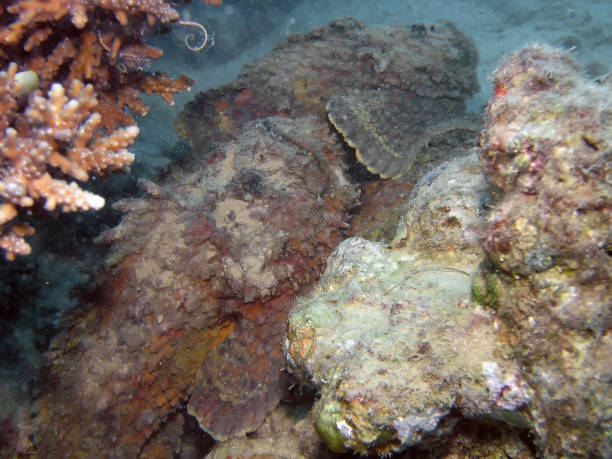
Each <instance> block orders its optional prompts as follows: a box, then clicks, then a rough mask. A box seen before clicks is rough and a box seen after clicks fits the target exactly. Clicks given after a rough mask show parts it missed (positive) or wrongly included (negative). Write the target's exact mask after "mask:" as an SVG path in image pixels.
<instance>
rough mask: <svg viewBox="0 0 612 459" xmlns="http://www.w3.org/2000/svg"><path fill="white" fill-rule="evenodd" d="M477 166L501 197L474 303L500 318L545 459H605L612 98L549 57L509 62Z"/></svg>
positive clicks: (610, 350)
mask: <svg viewBox="0 0 612 459" xmlns="http://www.w3.org/2000/svg"><path fill="white" fill-rule="evenodd" d="M493 81H494V83H495V85H496V96H495V98H494V99H493V100H492V101H491V103H490V104H489V107H488V109H487V115H488V119H487V122H486V126H485V130H484V132H483V135H482V145H481V147H480V150H479V155H480V157H481V158H482V160H483V163H484V167H485V169H486V171H487V176H488V178H489V179H490V180H491V182H492V183H493V184H495V185H496V186H497V187H499V193H498V199H497V200H496V202H495V207H494V210H493V211H492V213H491V214H490V216H489V219H488V224H487V227H486V230H485V231H484V233H483V237H482V239H483V245H484V248H485V250H486V252H487V255H488V259H489V261H490V264H489V265H488V266H486V267H485V268H484V270H483V273H482V275H481V277H480V278H479V279H477V280H476V282H475V284H474V287H475V289H474V290H475V293H477V295H475V297H476V298H477V299H479V300H480V301H481V303H483V304H487V305H489V306H491V307H494V308H496V309H497V310H499V313H500V316H501V317H502V318H503V320H504V322H505V323H506V325H507V327H508V329H509V330H510V331H511V333H510V336H509V340H510V343H511V345H512V347H513V349H514V352H515V353H516V355H517V356H518V358H519V359H520V361H521V364H522V367H523V372H524V374H525V378H526V379H527V381H528V383H529V384H530V386H531V387H532V388H533V389H534V391H535V392H536V396H535V398H534V399H533V401H532V404H531V407H530V410H529V412H530V418H531V422H532V424H533V426H534V428H535V430H536V432H537V435H538V440H537V443H538V446H539V447H540V449H541V452H542V454H544V455H545V456H546V457H561V456H564V457H570V456H574V455H577V456H591V455H592V456H600V457H610V456H612V424H611V418H610V413H611V412H612V371H611V368H612V367H611V365H610V355H612V337H611V334H610V328H611V326H612V312H611V311H612V91H611V88H610V87H609V86H604V85H596V84H593V83H591V82H588V81H586V80H585V78H584V77H583V76H582V75H581V73H580V70H579V69H578V66H577V64H576V63H575V62H574V60H573V59H572V57H571V56H570V55H569V54H567V53H565V52H562V51H559V50H555V49H551V48H548V47H545V46H536V47H530V48H526V49H524V50H522V51H520V52H517V53H514V54H512V55H510V56H508V57H507V58H506V59H505V60H504V62H503V63H502V64H501V65H500V66H499V68H498V69H497V70H496V71H495V73H494V76H493Z"/></svg>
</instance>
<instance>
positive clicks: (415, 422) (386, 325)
mask: <svg viewBox="0 0 612 459" xmlns="http://www.w3.org/2000/svg"><path fill="white" fill-rule="evenodd" d="M479 183H480V184H484V181H483V179H482V176H481V174H480V172H479V169H478V167H477V160H476V158H475V156H474V155H471V156H470V157H467V158H460V159H458V160H455V161H454V162H451V163H449V164H446V165H444V166H442V167H441V168H439V169H437V170H436V171H434V172H433V173H432V174H430V175H429V176H428V177H425V179H424V180H423V181H422V182H421V183H420V184H419V185H418V186H417V189H416V191H415V193H414V194H413V196H412V197H411V200H410V203H411V204H409V205H408V206H407V215H405V216H404V218H403V219H402V221H403V222H404V223H403V225H404V227H403V228H401V227H400V230H399V231H398V236H397V237H396V240H395V243H394V247H393V248H386V247H385V246H384V245H383V244H381V243H376V242H371V241H368V240H365V239H362V238H350V239H347V240H345V241H343V242H342V243H341V244H340V245H339V246H338V248H337V249H336V251H335V252H334V253H333V254H332V255H331V256H330V257H329V259H328V262H327V269H326V271H325V273H324V274H323V276H322V277H321V279H320V281H319V283H318V285H317V286H316V287H315V289H314V290H313V291H312V292H311V294H310V295H309V296H307V297H305V298H302V299H301V300H299V301H298V303H297V304H296V306H295V308H294V310H293V311H292V313H291V315H290V318H289V326H288V339H287V342H286V356H287V360H288V364H289V368H290V370H291V371H293V372H294V373H295V374H296V375H298V376H299V377H301V378H302V379H303V380H304V381H305V382H309V383H311V384H314V385H315V386H316V387H317V388H318V389H319V390H320V392H321V398H320V399H319V400H318V401H317V402H316V403H315V406H314V408H313V418H314V420H315V426H316V428H317V430H318V431H319V433H320V434H321V436H322V437H323V438H324V439H325V440H326V441H327V442H328V443H329V445H330V446H331V447H332V448H333V449H334V450H341V449H351V450H354V451H357V452H360V453H379V454H382V453H387V452H391V451H399V450H402V449H404V448H406V447H407V446H410V445H417V444H423V443H426V442H427V441H429V440H432V439H436V438H439V437H440V436H442V435H445V434H448V433H449V432H450V431H452V427H453V425H454V423H455V417H454V414H452V413H451V412H454V410H456V412H460V413H461V414H462V415H463V416H466V417H471V418H483V417H485V418H486V417H488V418H493V419H497V420H503V421H506V422H510V423H513V424H517V423H518V424H521V425H526V424H525V421H524V419H523V418H522V416H521V414H520V409H521V407H523V406H524V405H525V404H527V402H528V401H529V398H530V393H529V390H528V389H527V387H526V386H525V385H524V383H523V381H522V377H521V375H520V372H519V371H518V367H517V365H516V364H515V363H514V362H513V361H512V360H510V359H508V358H505V357H504V349H503V346H502V345H501V344H500V343H499V342H498V340H497V334H498V321H497V319H496V318H495V316H494V315H493V314H494V313H492V312H491V311H490V310H487V309H485V308H482V307H481V306H479V305H477V304H474V303H472V302H471V285H472V274H473V272H474V271H475V270H476V268H477V267H478V264H479V263H480V261H481V260H482V255H481V251H480V249H479V248H478V246H477V244H476V239H475V238H473V237H472V236H471V235H469V234H468V235H465V234H464V235H463V238H459V237H458V235H459V234H460V233H458V232H456V231H449V232H447V233H446V239H445V237H443V236H442V237H439V238H436V239H435V241H434V242H433V243H432V244H429V245H428V244H423V247H424V248H425V250H417V249H416V247H415V246H414V244H413V243H412V242H415V241H417V240H419V236H417V235H415V234H412V235H411V236H409V233H410V231H411V229H412V227H410V228H407V227H406V224H405V222H410V221H412V218H413V216H414V214H420V215H421V216H423V215H425V214H429V216H430V225H429V226H428V228H429V229H431V228H435V226H436V223H435V222H441V221H443V220H445V219H447V218H448V217H449V216H452V217H454V219H453V222H454V223H453V228H468V229H473V228H475V227H476V226H478V224H479V221H480V220H481V215H480V213H481V202H482V201H483V200H484V199H486V186H484V185H483V186H478V184H479ZM470 184H471V186H470ZM474 185H476V186H474ZM421 194H426V196H422V195H421ZM436 199H437V200H438V201H439V202H437V201H436ZM428 202H429V203H431V202H434V203H436V204H435V205H434V208H433V211H432V210H431V206H429V205H428V204H427V203H428ZM438 204H440V205H443V206H444V207H445V210H444V212H442V213H440V212H437V211H436V209H437V207H438ZM432 225H433V226H432ZM400 226H401V225H400ZM415 228H417V229H418V227H416V226H415ZM470 231H471V230H470ZM449 238H450V239H449ZM402 241H404V242H402ZM430 241H431V239H430ZM470 241H471V242H470Z"/></svg>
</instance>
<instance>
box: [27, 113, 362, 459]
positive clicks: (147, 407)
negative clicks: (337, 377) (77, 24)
mask: <svg viewBox="0 0 612 459" xmlns="http://www.w3.org/2000/svg"><path fill="white" fill-rule="evenodd" d="M279 132H281V133H282V137H281V136H279ZM291 139H294V141H292V140H291ZM298 139H302V140H298ZM304 139H307V140H304ZM296 142H297V143H299V144H300V146H299V147H298V146H297V145H296ZM305 142H308V143H305ZM306 145H307V146H308V148H309V150H308V151H307V150H305V149H304V146H306ZM309 151H316V152H320V153H321V155H313V154H310V153H309ZM323 152H325V156H322V155H323ZM342 157H343V149H342V146H341V145H340V144H339V143H337V142H336V138H335V137H334V136H330V134H329V129H328V127H327V126H326V125H324V124H321V123H317V122H315V121H314V119H313V118H301V119H298V120H291V119H287V118H269V119H266V120H262V121H261V122H252V123H247V124H246V125H245V126H244V128H243V130H242V131H241V133H240V134H239V135H238V137H237V139H236V140H235V141H234V142H230V143H226V144H220V145H217V146H216V147H215V148H214V149H213V151H211V152H210V154H209V155H204V156H203V157H194V158H192V160H191V161H190V162H188V163H187V164H184V165H183V166H182V167H177V168H175V169H174V170H172V171H170V172H169V176H168V177H167V178H166V179H165V180H164V182H163V183H162V184H161V185H155V184H153V183H143V186H144V187H145V188H146V189H147V191H148V193H149V195H150V197H148V198H145V199H137V200H130V201H124V202H122V203H120V205H119V207H120V208H121V209H122V210H124V211H125V212H126V213H125V215H124V217H123V219H122V222H121V224H120V225H119V226H118V227H116V228H113V229H111V230H109V231H107V232H106V233H105V234H104V235H103V236H102V239H104V240H105V241H107V242H108V241H113V248H112V251H111V255H110V256H109V258H108V260H107V267H108V273H107V274H106V276H105V278H104V281H103V284H102V285H101V287H100V289H99V290H98V293H97V295H96V303H95V306H96V307H95V308H91V309H88V310H83V309H81V310H80V311H79V312H78V313H76V314H75V316H74V317H72V318H70V321H69V323H70V326H69V328H68V329H67V331H66V332H65V333H63V334H62V335H60V336H58V338H57V339H56V340H55V341H54V343H53V349H52V352H51V354H50V355H49V358H50V368H49V373H48V377H47V380H48V381H49V383H50V386H49V387H47V388H46V391H45V392H44V394H43V395H42V397H41V398H40V399H39V400H38V402H37V409H38V416H37V418H36V419H35V422H36V428H35V429H34V439H35V444H36V447H37V453H38V454H39V455H40V456H41V457H52V456H53V455H54V453H53V452H56V451H62V452H65V453H66V454H68V455H75V456H78V455H85V456H88V457H100V456H103V455H106V454H108V455H111V456H123V457H134V456H136V455H137V454H138V453H139V452H140V451H141V448H142V447H143V445H145V443H146V444H151V443H152V440H151V439H152V438H155V437H156V432H157V431H158V430H159V429H160V428H161V426H162V425H163V424H164V423H165V421H166V420H167V419H168V418H169V417H171V416H172V415H173V413H175V412H176V411H178V410H180V409H181V407H182V406H183V405H185V404H187V408H188V411H189V412H190V413H191V414H193V415H194V416H195V417H196V418H197V419H198V421H199V422H200V425H201V427H202V428H203V429H204V430H207V431H209V432H210V433H211V434H212V435H214V436H216V437H218V438H228V437H231V436H234V435H244V433H245V432H249V431H253V430H255V429H257V427H258V426H259V425H260V424H261V423H262V422H263V420H264V417H265V415H266V414H267V413H268V412H269V411H271V410H272V409H274V407H275V406H276V404H277V403H278V401H279V400H280V397H281V389H282V387H281V381H280V374H281V372H280V369H281V367H282V366H283V365H284V362H283V356H282V348H281V346H282V339H281V335H282V334H283V332H284V321H285V318H286V315H287V308H288V306H289V304H290V303H291V301H292V298H293V297H294V296H295V295H296V294H297V293H298V292H300V290H301V289H302V288H304V286H305V285H308V284H309V283H310V282H312V281H313V280H315V279H317V278H318V275H319V272H320V270H321V264H322V263H323V261H324V258H325V256H327V254H328V253H329V252H330V250H331V249H332V247H335V246H336V245H337V244H338V242H339V241H340V239H341V228H343V227H344V226H345V221H346V219H347V218H348V215H347V210H348V209H349V208H350V206H351V203H352V202H353V201H354V199H355V197H356V192H355V189H354V188H353V186H352V185H351V184H350V183H348V182H347V181H346V180H345V179H344V175H343V170H342V160H341V159H342ZM321 158H325V162H321ZM148 440H149V441H148Z"/></svg>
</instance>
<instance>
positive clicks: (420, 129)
mask: <svg viewBox="0 0 612 459" xmlns="http://www.w3.org/2000/svg"><path fill="white" fill-rule="evenodd" d="M477 62H478V54H477V51H476V46H475V45H474V43H473V42H472V40H470V39H469V38H468V37H467V36H466V35H465V34H463V33H462V32H460V31H459V30H458V29H457V28H456V27H455V26H454V25H453V24H452V23H443V24H436V25H431V24H427V25H425V24H418V25H411V26H405V27H392V28H388V27H384V28H382V27H366V26H365V25H363V24H362V23H360V22H359V21H357V20H355V19H352V18H345V19H340V20H336V21H333V22H332V23H331V24H330V25H329V26H328V27H323V28H319V29H315V30H313V31H312V32H310V33H308V34H305V35H296V36H293V37H290V39H289V42H288V43H284V44H281V45H280V46H279V47H277V48H276V49H275V50H274V52H273V53H271V54H269V55H268V56H265V57H264V58H262V59H260V60H258V61H255V62H254V63H252V64H249V65H247V66H246V67H245V69H244V71H243V73H242V74H241V75H240V77H239V79H238V81H237V82H235V83H231V84H229V85H226V86H223V87H221V88H219V89H216V90H213V91H208V92H206V93H202V94H199V95H198V96H196V98H195V99H194V100H193V101H192V102H190V103H189V104H187V105H186V107H185V110H184V111H183V112H182V113H181V115H180V116H179V117H178V119H177V121H176V124H175V126H176V129H177V132H178V133H179V134H180V135H182V136H183V137H185V138H186V139H188V140H189V142H190V143H191V144H192V145H194V146H195V147H196V148H199V146H201V145H205V144H207V143H208V142H211V141H221V140H227V139H228V138H230V137H231V136H233V135H235V133H236V132H237V130H238V129H239V128H240V126H241V125H242V124H243V123H244V122H245V121H249V120H253V119H256V118H260V117H265V116H271V115H280V116H291V117H296V116H301V115H303V114H304V113H308V114H309V115H313V116H317V117H319V118H320V119H321V121H324V122H327V115H328V108H329V115H330V119H331V120H332V122H333V123H334V124H335V125H336V127H337V128H338V129H339V131H340V132H342V133H343V135H344V136H345V140H346V141H347V142H348V143H349V144H350V145H352V146H354V147H356V148H357V149H358V159H359V160H360V161H362V162H363V163H364V164H365V165H366V166H368V167H369V168H370V169H371V170H372V171H373V172H376V173H380V174H381V175H382V176H385V177H397V176H401V175H404V176H407V177H408V178H409V179H414V178H415V177H417V176H418V175H419V172H418V171H413V170H412V169H414V168H416V169H419V170H420V171H423V170H425V169H431V167H432V165H435V164H438V163H440V162H442V160H443V159H447V158H446V157H443V154H444V153H446V154H447V153H448V152H449V151H452V148H451V149H449V148H448V143H449V141H450V140H449V136H448V135H446V136H442V135H440V134H442V133H450V132H453V134H454V135H455V137H456V138H454V139H453V142H454V143H459V142H464V141H465V140H466V139H467V137H466V136H465V134H466V129H467V130H474V129H476V124H475V123H474V122H473V121H470V120H468V119H465V101H466V100H467V99H469V98H470V97H471V96H472V95H473V94H474V93H476V92H477V91H478V90H479V86H478V81H477V77H476V64H477ZM425 128H426V129H425ZM355 132H363V133H365V134H368V135H367V136H366V138H365V140H364V139H362V138H361V136H358V135H356V134H355ZM468 134H469V133H468ZM372 139H374V140H372ZM430 142H431V143H432V144H434V145H432V148H430V149H429V151H424V150H426V149H425V148H423V147H427V146H428V144H429V143H430ZM437 143H441V144H442V145H439V146H438V148H436V144H437ZM379 147H380V148H379Z"/></svg>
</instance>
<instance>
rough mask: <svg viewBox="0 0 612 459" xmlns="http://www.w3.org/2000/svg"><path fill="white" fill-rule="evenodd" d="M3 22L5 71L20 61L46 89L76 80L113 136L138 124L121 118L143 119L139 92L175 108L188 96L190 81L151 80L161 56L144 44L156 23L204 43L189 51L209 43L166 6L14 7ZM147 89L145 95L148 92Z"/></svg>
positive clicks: (98, 2) (96, 2)
mask: <svg viewBox="0 0 612 459" xmlns="http://www.w3.org/2000/svg"><path fill="white" fill-rule="evenodd" d="M6 3H7V6H5V7H4V9H3V10H4V11H2V13H3V14H2V16H0V19H2V21H0V68H6V66H7V65H8V64H9V63H10V62H16V63H17V64H18V65H19V69H20V70H22V69H27V70H32V71H34V72H36V73H37V74H38V75H39V76H40V78H41V84H42V87H43V88H45V89H46V88H47V87H49V86H51V84H53V83H54V82H62V83H65V82H70V81H72V80H73V79H78V80H81V81H83V82H86V83H91V84H92V85H93V86H94V88H95V90H96V91H97V92H98V93H99V94H98V95H99V97H98V99H99V102H100V105H101V106H103V107H102V110H103V111H104V117H103V125H104V127H105V128H106V129H107V130H110V131H113V130H115V129H117V127H118V126H120V125H126V124H136V123H135V121H134V120H133V119H132V117H131V116H130V115H129V114H128V113H127V112H125V111H124V108H125V107H129V108H130V110H132V112H134V113H136V114H138V115H146V113H147V111H148V107H147V106H146V105H145V104H144V102H143V101H142V100H141V99H140V93H141V92H146V93H147V94H158V95H160V96H161V97H162V98H163V99H164V101H165V102H166V103H169V104H173V103H174V98H173V95H174V94H176V93H178V92H183V91H185V90H188V89H190V88H191V86H192V85H193V81H192V80H191V79H189V78H187V77H186V76H185V75H182V76H180V77H178V78H171V77H169V76H168V75H166V74H164V73H155V74H151V73H148V72H146V71H145V70H146V68H147V66H148V65H149V63H150V62H151V61H152V60H155V59H159V58H160V57H161V56H162V55H163V51H162V50H161V49H159V48H155V47H152V46H149V45H145V44H144V43H143V42H142V38H143V36H145V35H146V34H148V33H149V32H151V31H152V30H153V28H154V27H155V26H156V24H166V23H172V22H174V23H177V24H179V25H182V26H192V27H197V28H199V29H200V31H201V33H202V35H203V37H202V41H201V42H199V43H197V44H194V43H193V42H194V41H195V40H194V39H193V37H191V36H190V37H191V38H189V37H188V39H189V40H190V41H189V42H188V43H186V45H187V47H188V48H189V49H191V50H192V51H199V50H201V49H203V48H204V47H205V46H206V44H207V43H208V33H207V31H206V29H205V28H204V27H203V26H202V25H200V24H199V23H196V22H189V21H187V22H183V21H180V14H179V13H178V11H176V10H175V9H174V8H173V7H172V6H170V4H169V3H168V2H166V1H164V0H68V1H64V0H62V1H60V0H47V1H41V0H9V1H8V2H6ZM145 85H146V88H145V87H144V86H145Z"/></svg>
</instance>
